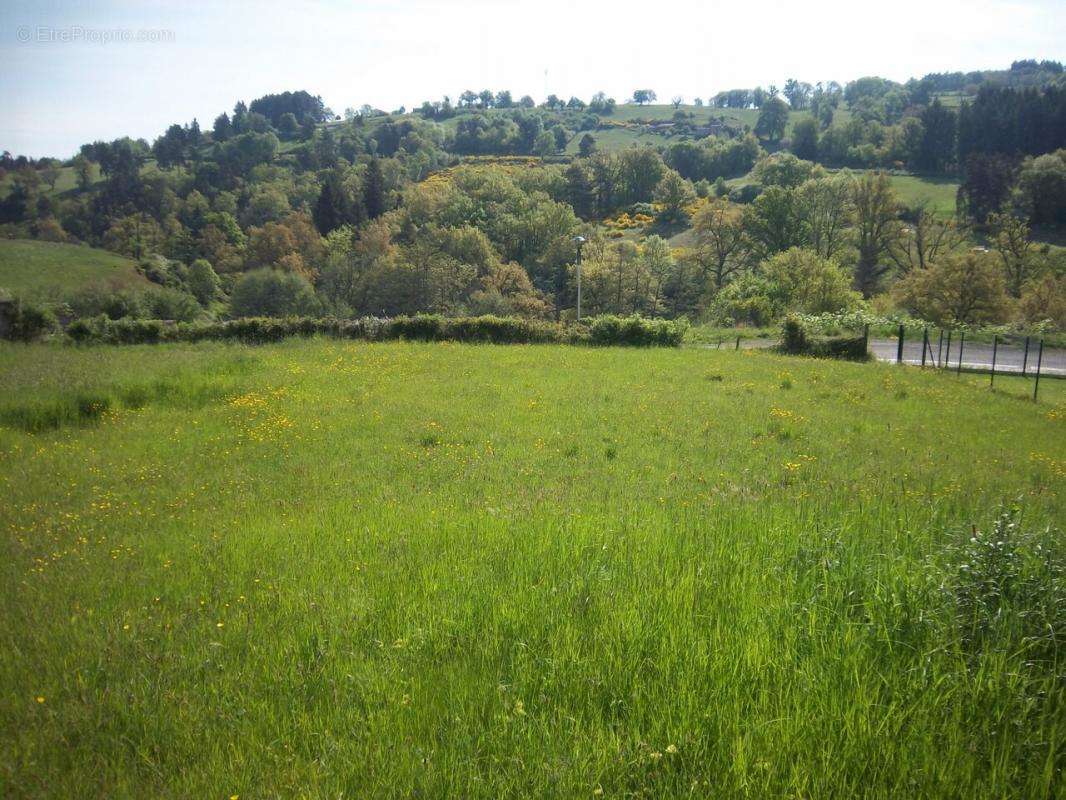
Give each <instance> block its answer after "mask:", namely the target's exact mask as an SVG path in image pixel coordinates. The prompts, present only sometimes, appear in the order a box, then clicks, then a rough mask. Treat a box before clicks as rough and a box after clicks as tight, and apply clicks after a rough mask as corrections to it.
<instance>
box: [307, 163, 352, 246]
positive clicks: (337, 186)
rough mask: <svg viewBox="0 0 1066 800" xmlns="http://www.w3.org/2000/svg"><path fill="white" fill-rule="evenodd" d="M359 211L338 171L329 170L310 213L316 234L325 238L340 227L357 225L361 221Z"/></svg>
mask: <svg viewBox="0 0 1066 800" xmlns="http://www.w3.org/2000/svg"><path fill="white" fill-rule="evenodd" d="M361 211H362V209H361V208H360V207H359V206H358V204H357V203H355V202H354V201H353V199H352V197H351V195H350V194H349V192H348V189H347V187H346V186H345V185H344V179H343V176H342V174H341V173H340V171H339V170H330V172H329V173H327V175H326V178H325V180H324V181H323V182H322V189H321V190H320V191H319V193H318V200H316V201H315V206H314V208H313V209H312V211H311V218H312V219H313V220H314V222H315V227H316V228H318V232H319V233H321V234H322V235H323V236H325V235H326V234H328V233H330V232H331V231H334V230H336V229H337V228H339V227H341V226H342V225H357V224H359V222H361V221H362V219H361V218H362V214H361Z"/></svg>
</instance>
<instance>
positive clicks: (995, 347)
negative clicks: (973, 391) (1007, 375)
mask: <svg viewBox="0 0 1066 800" xmlns="http://www.w3.org/2000/svg"><path fill="white" fill-rule="evenodd" d="M998 350H999V336H998V334H997V335H996V336H993V337H992V378H991V380H989V381H988V388H990V389H991V388H992V387H993V386H995V385H996V352H997V351H998Z"/></svg>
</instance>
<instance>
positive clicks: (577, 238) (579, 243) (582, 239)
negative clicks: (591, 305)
mask: <svg viewBox="0 0 1066 800" xmlns="http://www.w3.org/2000/svg"><path fill="white" fill-rule="evenodd" d="M574 243H575V244H577V264H576V267H577V321H578V322H581V246H582V245H584V244H585V237H584V236H575V237H574Z"/></svg>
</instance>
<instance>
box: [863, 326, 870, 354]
mask: <svg viewBox="0 0 1066 800" xmlns="http://www.w3.org/2000/svg"><path fill="white" fill-rule="evenodd" d="M862 349H863V352H866V353H868V352H870V323H869V322H867V323H866V324H865V325H863V326H862Z"/></svg>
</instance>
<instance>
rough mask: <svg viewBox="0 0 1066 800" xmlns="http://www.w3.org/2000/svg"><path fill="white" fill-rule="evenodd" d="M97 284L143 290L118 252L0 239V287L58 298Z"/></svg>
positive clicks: (130, 263)
mask: <svg viewBox="0 0 1066 800" xmlns="http://www.w3.org/2000/svg"><path fill="white" fill-rule="evenodd" d="M95 284H99V285H102V286H107V287H111V288H114V289H130V288H144V287H146V286H148V280H147V279H146V278H145V277H144V276H142V275H141V274H140V273H139V272H137V270H136V264H135V263H134V262H133V261H132V260H130V259H128V258H126V257H125V256H120V255H118V254H117V253H110V252H108V251H106V250H99V249H97V248H94V247H85V246H83V245H74V244H58V243H55V242H39V241H34V240H26V239H0V287H3V288H5V289H9V290H11V291H12V292H15V293H17V294H25V295H33V296H38V297H48V298H58V297H60V296H63V295H65V294H69V293H70V292H73V291H76V290H78V289H83V288H85V287H87V286H90V285H95Z"/></svg>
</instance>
